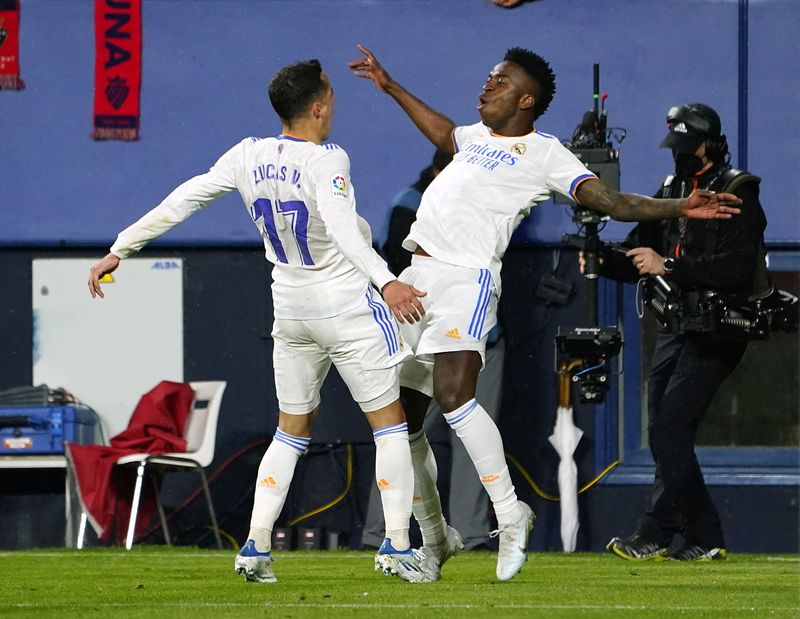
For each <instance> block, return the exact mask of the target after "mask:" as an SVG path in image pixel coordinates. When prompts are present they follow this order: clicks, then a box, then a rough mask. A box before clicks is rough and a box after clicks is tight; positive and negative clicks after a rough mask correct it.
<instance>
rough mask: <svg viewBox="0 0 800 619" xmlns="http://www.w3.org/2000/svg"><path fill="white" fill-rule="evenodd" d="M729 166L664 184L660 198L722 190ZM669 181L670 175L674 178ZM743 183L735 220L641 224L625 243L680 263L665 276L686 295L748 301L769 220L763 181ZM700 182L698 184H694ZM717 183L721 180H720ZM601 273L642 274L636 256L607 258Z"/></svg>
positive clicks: (628, 278)
mask: <svg viewBox="0 0 800 619" xmlns="http://www.w3.org/2000/svg"><path fill="white" fill-rule="evenodd" d="M727 169H729V167H727V166H715V167H713V168H711V169H710V170H708V171H707V172H705V173H704V174H702V175H701V176H698V177H695V178H694V179H689V180H688V181H687V180H684V179H678V178H676V179H674V180H673V182H672V184H671V186H670V187H665V186H664V185H662V186H661V188H660V189H659V191H658V193H656V195H655V197H656V198H660V197H673V198H678V197H685V196H688V195H689V194H690V193H691V192H692V190H693V189H694V188H695V187H696V188H698V189H706V188H708V187H709V186H712V185H713V188H714V189H716V190H718V191H721V190H722V188H719V189H717V186H718V184H719V181H718V179H719V178H720V175H721V174H722V173H723V172H725V171H726V170H727ZM668 178H669V177H668ZM751 178H753V179H754V180H752V181H749V182H744V183H742V184H740V185H738V186H737V187H736V188H735V190H734V191H733V193H734V194H735V195H736V196H738V197H739V198H741V200H742V204H741V205H740V206H739V208H740V209H741V213H740V214H739V215H734V216H733V217H732V218H731V219H712V220H701V219H688V220H687V219H683V218H681V219H668V220H663V221H648V222H641V223H639V224H638V225H637V226H636V227H635V228H634V229H633V230H632V231H631V232H630V234H628V236H627V238H626V239H625V243H624V244H625V246H626V247H629V248H634V247H651V248H652V249H654V250H655V251H657V252H658V253H659V254H660V255H662V256H664V257H665V258H666V257H672V258H674V259H675V268H674V270H673V271H672V273H670V274H669V275H666V276H665V277H666V278H667V280H668V281H669V282H670V284H671V285H672V286H673V287H677V288H678V289H679V290H680V291H681V292H688V291H692V290H715V291H717V292H724V293H727V294H729V295H733V296H736V297H741V298H747V297H748V296H749V295H750V294H751V293H752V292H753V282H754V277H755V273H756V262H757V260H759V252H760V251H761V250H762V248H763V244H764V229H765V228H766V226H767V220H766V217H765V215H764V211H763V209H762V208H761V204H760V202H759V200H758V179H757V178H755V177H751ZM695 180H696V185H695V183H694V182H693V181H695ZM715 181H716V182H715ZM600 274H601V275H603V276H604V277H610V278H612V279H618V280H622V281H628V282H635V281H636V280H638V279H639V277H640V276H639V273H638V271H637V270H636V268H635V267H634V266H633V264H632V260H631V259H630V258H626V257H625V256H624V255H621V254H612V253H611V252H608V253H604V254H603V264H602V265H601V266H600Z"/></svg>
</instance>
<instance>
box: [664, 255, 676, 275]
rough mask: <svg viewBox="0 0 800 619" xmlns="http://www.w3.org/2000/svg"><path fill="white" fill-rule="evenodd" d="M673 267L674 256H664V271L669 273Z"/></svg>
mask: <svg viewBox="0 0 800 619" xmlns="http://www.w3.org/2000/svg"><path fill="white" fill-rule="evenodd" d="M674 268H675V258H664V273H666V274H667V275H669V274H670V273H672V271H673V269H674Z"/></svg>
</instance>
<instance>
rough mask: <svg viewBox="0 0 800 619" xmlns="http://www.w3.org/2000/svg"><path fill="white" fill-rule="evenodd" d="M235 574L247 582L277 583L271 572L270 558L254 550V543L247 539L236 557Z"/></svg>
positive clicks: (266, 553) (266, 554)
mask: <svg viewBox="0 0 800 619" xmlns="http://www.w3.org/2000/svg"><path fill="white" fill-rule="evenodd" d="M234 567H235V569H236V573H237V574H239V575H240V576H244V579H245V580H246V581H248V582H278V579H277V578H275V573H274V572H273V571H272V557H271V556H270V554H269V551H267V552H259V551H258V550H256V543H255V542H254V541H253V540H251V539H249V540H247V542H245V545H244V546H242V549H241V550H240V551H239V554H238V555H236V562H235V563H234Z"/></svg>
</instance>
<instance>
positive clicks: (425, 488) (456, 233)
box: [349, 45, 739, 580]
mask: <svg viewBox="0 0 800 619" xmlns="http://www.w3.org/2000/svg"><path fill="white" fill-rule="evenodd" d="M358 49H359V50H360V52H361V53H362V54H363V56H362V57H361V58H359V59H358V60H355V61H353V62H351V63H349V67H350V69H351V70H352V71H353V73H354V75H356V76H357V77H362V78H366V79H369V80H371V81H372V82H373V83H374V84H375V86H377V88H378V89H379V90H380V91H381V92H384V93H386V94H388V95H389V96H391V97H392V98H393V99H394V100H395V101H396V102H397V103H398V104H399V105H400V107H401V108H402V109H403V111H405V112H406V113H407V114H408V116H409V117H410V118H411V120H412V121H413V122H414V124H415V125H416V126H417V128H418V129H420V131H422V133H423V134H424V135H425V136H426V137H427V138H428V139H429V140H430V141H431V142H432V143H433V144H434V146H436V147H437V148H438V149H440V150H443V151H447V152H450V153H453V155H454V157H453V161H452V163H451V164H450V165H448V166H447V168H445V169H444V170H443V171H442V173H441V174H439V175H438V176H437V177H436V179H435V180H434V181H433V182H432V183H431V184H430V186H429V187H428V189H427V190H426V191H425V193H424V195H423V197H422V202H421V204H420V207H419V210H418V211H417V220H416V222H415V223H414V224H413V226H412V227H411V231H410V233H409V235H408V237H407V238H406V240H405V241H404V243H403V246H404V247H405V248H406V249H407V250H409V251H411V252H413V254H414V256H413V258H412V261H411V266H410V267H409V268H408V269H406V270H405V271H403V273H402V274H401V279H402V280H403V281H406V282H408V283H410V284H412V285H414V286H417V287H420V288H424V289H425V290H426V291H428V292H429V294H430V296H429V297H426V299H425V300H424V302H423V304H424V305H425V307H426V314H425V316H424V317H423V319H422V321H420V322H417V323H414V324H412V325H402V326H401V331H402V333H403V337H404V338H405V340H406V342H407V343H408V344H409V345H410V346H411V347H412V348H413V350H414V354H415V358H414V359H411V360H409V361H407V362H405V363H404V365H403V368H402V370H401V376H400V384H401V400H402V402H403V407H404V409H405V411H406V416H407V419H408V424H409V438H410V441H411V454H412V460H413V463H414V495H415V497H419V499H417V498H415V501H414V516H415V518H417V520H418V521H419V523H420V529H421V531H422V535H423V548H422V550H423V552H425V553H426V555H428V556H432V557H433V558H435V559H436V560H438V564H439V567H440V568H441V565H442V564H443V563H444V561H446V560H447V559H448V558H449V557H450V556H451V555H452V550H453V544H452V543H450V541H449V538H452V533H451V531H452V530H451V529H450V528H449V527H448V526H447V524H446V522H445V521H444V518H443V517H442V510H441V503H440V501H439V497H438V494H437V491H436V464H435V460H434V458H433V453H432V452H431V449H430V446H429V445H428V443H427V439H426V438H425V435H424V433H423V431H422V421H423V418H424V415H425V411H426V410H427V408H428V403H429V402H430V399H431V397H433V398H435V399H436V401H437V402H438V403H439V406H440V407H441V409H442V411H443V413H444V416H445V419H446V420H447V422H448V424H450V427H451V428H452V429H453V430H455V431H456V434H457V435H458V437H459V438H461V440H462V441H463V442H464V445H465V447H466V449H467V452H468V453H469V455H470V457H471V458H472V461H473V462H474V464H475V468H476V469H477V472H478V475H479V476H480V479H481V482H482V483H483V485H484V488H485V489H486V491H487V492H488V494H489V497H490V498H491V500H492V503H493V504H494V510H495V514H496V516H497V521H498V531H496V532H494V534H499V536H500V540H499V542H500V543H499V552H498V558H497V578H499V579H500V580H509V579H511V578H513V577H514V575H515V574H517V572H519V570H520V569H521V568H522V565H523V563H524V562H525V560H526V558H527V554H526V553H527V547H528V538H529V534H530V530H531V528H532V526H533V519H534V515H533V512H532V510H531V508H530V507H529V506H528V505H526V504H525V503H523V502H522V501H519V500H518V499H517V496H516V493H515V491H514V486H513V484H512V483H511V478H510V476H509V472H508V467H507V465H506V461H505V457H504V455H503V442H502V439H501V437H500V433H499V431H498V429H497V427H496V425H495V424H494V422H493V421H492V420H491V418H490V417H489V415H488V414H487V413H486V411H485V410H484V409H483V408H482V407H481V405H480V404H479V403H478V402H477V401H476V400H475V385H476V382H477V377H478V373H479V372H480V370H481V368H482V366H483V362H484V353H485V348H486V337H487V334H488V332H489V331H490V330H491V328H492V327H493V326H494V325H495V324H496V323H497V316H496V310H497V301H498V299H499V296H500V266H501V259H502V257H503V254H504V253H505V251H506V248H507V247H508V243H509V240H510V238H511V234H512V232H513V231H514V230H515V229H516V227H517V226H518V225H519V223H520V221H521V220H522V218H523V217H525V216H526V215H528V213H530V211H531V209H533V208H534V207H535V206H536V205H537V204H539V203H541V202H544V201H546V200H549V199H550V198H551V197H552V195H553V193H554V192H558V193H560V194H563V195H566V196H569V197H571V198H572V199H574V200H575V201H577V202H578V203H579V204H580V205H581V206H583V207H586V208H590V209H593V210H596V211H599V212H601V213H603V214H607V215H610V216H611V217H613V218H614V219H619V220H623V221H629V220H633V221H635V220H646V219H667V218H673V217H679V216H684V217H693V218H700V219H709V218H714V217H717V218H721V219H726V218H729V217H730V216H731V214H733V213H737V212H738V209H736V208H735V207H733V206H729V205H735V204H738V203H739V200H738V198H736V197H735V196H733V195H729V194H714V193H712V192H708V191H696V192H695V193H693V194H692V195H690V196H689V197H688V198H684V199H675V200H654V199H651V198H647V197H644V196H639V195H634V194H621V193H619V192H617V191H615V190H614V189H612V188H611V187H609V186H608V185H606V184H605V183H603V182H601V181H600V180H599V179H598V178H597V177H596V176H595V175H594V174H592V173H591V172H590V171H589V170H588V169H587V168H586V167H585V166H584V165H583V164H582V163H581V162H580V161H579V160H578V159H577V158H576V157H575V156H574V155H573V154H572V153H571V152H570V151H569V150H568V149H567V148H565V147H564V146H562V145H561V143H560V142H559V140H557V139H556V138H555V137H553V136H552V135H548V134H546V133H542V132H539V131H537V130H536V128H535V127H534V121H535V120H536V119H537V118H538V117H539V116H540V115H541V114H542V113H544V111H545V110H546V109H547V107H548V105H550V102H551V100H552V99H553V94H554V93H555V76H554V74H553V71H552V70H551V68H550V65H549V64H548V63H547V62H546V61H545V60H544V59H543V58H541V57H540V56H538V55H537V54H534V53H533V52H531V51H529V50H526V49H521V48H518V47H516V48H513V49H510V50H508V52H507V53H506V55H505V58H504V59H503V61H502V62H500V63H499V64H498V65H496V66H495V67H494V68H493V69H492V70H491V71H490V72H489V75H488V77H487V79H486V82H485V83H484V85H483V89H482V92H481V94H480V96H479V98H478V105H477V109H478V114H479V115H480V119H481V122H478V123H476V124H474V125H470V126H460V127H457V126H456V125H455V123H453V121H452V120H450V119H449V118H447V117H446V116H444V115H443V114H441V113H439V112H437V111H436V110H434V109H432V108H431V107H429V106H428V105H426V104H425V103H424V102H423V101H421V100H420V99H418V98H417V97H415V96H414V95H413V94H411V93H410V92H408V91H407V90H406V89H405V88H403V86H401V85H400V84H399V83H397V82H396V81H394V80H393V79H392V78H391V77H390V76H389V74H388V72H387V71H386V70H385V69H384V68H383V67H382V66H381V64H380V63H379V62H378V60H377V58H376V57H375V55H374V54H373V53H372V52H371V51H370V50H368V49H366V48H365V47H363V46H361V45H359V46H358Z"/></svg>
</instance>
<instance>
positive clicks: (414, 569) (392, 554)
mask: <svg viewBox="0 0 800 619" xmlns="http://www.w3.org/2000/svg"><path fill="white" fill-rule="evenodd" d="M433 567H434V565H433V562H432V561H431V560H430V558H428V557H427V556H426V555H425V553H423V552H420V551H419V550H416V549H414V548H409V549H408V550H395V548H393V547H392V541H391V540H390V539H389V538H388V537H387V538H386V539H385V540H383V544H381V547H380V548H378V554H376V555H375V571H378V570H381V571H382V572H383V575H384V576H392V575H394V576H399V577H400V578H401V579H403V580H405V581H407V582H433V581H434V580H436V578H437V576H436V573H435V571H434V569H433Z"/></svg>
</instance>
